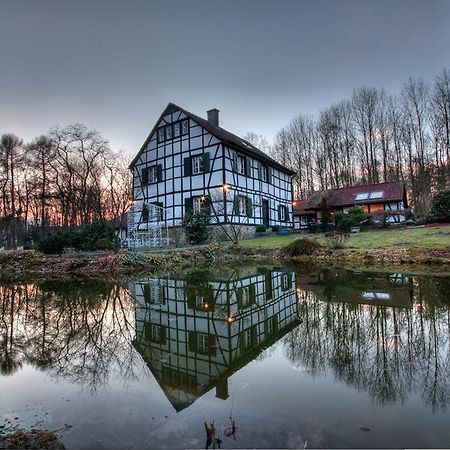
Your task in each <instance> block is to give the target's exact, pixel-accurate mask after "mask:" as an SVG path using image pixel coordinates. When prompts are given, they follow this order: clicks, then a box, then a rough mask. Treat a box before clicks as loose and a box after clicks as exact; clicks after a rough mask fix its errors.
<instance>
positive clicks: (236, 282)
mask: <svg viewBox="0 0 450 450" xmlns="http://www.w3.org/2000/svg"><path fill="white" fill-rule="evenodd" d="M131 291H132V294H133V296H134V298H135V300H136V301H137V307H136V339H135V347H136V349H137V350H138V351H139V353H140V354H141V355H142V357H143V358H144V360H145V361H146V363H147V364H148V366H149V368H150V370H151V371H152V373H153V375H154V376H155V378H156V379H157V380H158V382H159V384H160V386H161V388H162V389H163V391H164V392H165V394H166V396H167V397H168V399H169V400H170V402H171V403H172V405H173V406H174V408H175V409H176V410H177V411H179V410H181V409H184V408H185V407H187V406H189V405H190V404H191V403H192V402H193V401H195V400H196V399H197V398H198V397H200V396H201V395H203V394H204V393H205V392H207V391H209V390H210V389H211V388H212V387H216V397H218V398H223V399H225V398H227V397H228V382H227V379H228V377H229V376H230V375H231V374H232V373H234V372H235V371H236V370H238V369H239V368H240V367H242V366H244V365H246V364H247V363H248V362H250V361H251V360H252V359H254V358H255V357H256V356H257V355H258V354H259V353H260V352H261V351H262V349H263V348H265V347H266V346H268V345H271V344H272V343H274V342H275V341H276V340H277V339H279V337H281V336H282V335H284V334H285V333H286V332H287V331H288V330H290V329H291V328H292V326H293V325H295V324H297V323H298V317H297V298H296V293H295V275H294V274H293V273H289V272H281V271H277V270H273V271H268V270H265V271H259V272H258V271H256V270H254V271H251V272H249V273H247V274H246V275H245V276H243V277H241V278H235V277H230V278H226V277H217V276H216V277H214V278H213V279H205V278H204V277H202V273H200V274H194V275H186V276H184V277H181V278H170V277H167V278H166V277H164V278H145V279H142V280H140V281H137V282H135V283H133V284H132V285H131Z"/></svg>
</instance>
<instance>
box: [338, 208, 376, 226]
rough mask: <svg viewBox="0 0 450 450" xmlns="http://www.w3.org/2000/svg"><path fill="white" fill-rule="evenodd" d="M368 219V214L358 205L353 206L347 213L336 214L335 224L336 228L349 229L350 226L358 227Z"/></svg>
mask: <svg viewBox="0 0 450 450" xmlns="http://www.w3.org/2000/svg"><path fill="white" fill-rule="evenodd" d="M369 219H370V214H368V213H366V212H364V211H363V210H362V209H361V208H360V207H359V206H353V207H352V208H350V209H349V210H348V212H347V213H337V214H336V218H335V220H336V226H337V228H338V230H341V231H350V229H351V228H352V227H359V226H360V225H361V224H362V223H363V222H366V221H368V220H369Z"/></svg>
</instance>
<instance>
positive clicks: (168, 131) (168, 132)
mask: <svg viewBox="0 0 450 450" xmlns="http://www.w3.org/2000/svg"><path fill="white" fill-rule="evenodd" d="M166 139H172V125H167V127H166Z"/></svg>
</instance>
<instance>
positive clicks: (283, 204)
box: [130, 104, 292, 227]
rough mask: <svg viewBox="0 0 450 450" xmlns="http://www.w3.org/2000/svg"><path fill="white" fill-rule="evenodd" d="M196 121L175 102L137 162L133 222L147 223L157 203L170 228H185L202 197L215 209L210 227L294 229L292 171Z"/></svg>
mask: <svg viewBox="0 0 450 450" xmlns="http://www.w3.org/2000/svg"><path fill="white" fill-rule="evenodd" d="M193 117H194V118H193ZM195 118H196V116H193V115H192V114H190V113H188V112H187V111H185V110H183V109H181V108H179V107H176V106H175V105H171V104H170V105H169V106H168V107H167V108H166V110H165V113H163V116H162V117H161V118H160V120H159V121H158V123H157V124H156V125H155V127H154V129H153V131H152V133H151V134H150V136H149V137H148V139H147V141H146V142H145V144H144V146H143V147H142V149H141V151H140V152H139V153H138V155H137V157H136V158H135V159H134V161H133V162H132V164H131V166H130V168H131V170H132V171H133V199H134V206H133V209H132V211H131V213H132V214H133V215H134V216H135V217H134V219H133V220H132V222H133V223H134V224H137V223H142V222H143V219H144V221H145V217H143V215H145V214H144V212H143V210H144V208H146V205H157V206H159V207H162V208H163V209H164V214H163V216H164V217H162V218H161V220H162V221H163V222H164V223H165V224H167V226H168V227H174V226H180V225H181V223H182V219H183V216H184V215H185V214H186V213H187V211H188V210H189V209H190V208H193V207H195V202H196V199H202V202H203V201H204V202H205V203H207V204H208V205H209V206H208V207H210V208H212V212H213V214H211V215H212V216H214V217H213V218H212V220H211V224H213V223H215V222H217V221H220V222H221V223H245V224H248V225H259V224H263V223H264V222H266V225H267V226H272V225H279V226H280V225H281V226H285V227H291V226H292V184H291V173H290V172H289V170H288V169H283V168H282V166H280V165H279V164H278V163H276V162H275V161H273V160H271V159H270V158H269V157H264V156H262V155H261V154H260V153H257V151H256V152H255V151H254V150H253V149H254V148H253V149H252V148H251V146H250V144H249V145H248V148H247V147H246V146H245V145H246V144H245V141H242V146H241V147H239V146H237V145H235V143H231V144H230V143H227V142H226V141H225V139H220V138H219V137H217V135H218V136H222V135H223V133H228V132H226V131H225V130H222V129H220V128H219V127H214V126H212V125H211V124H209V123H208V122H206V121H205V120H204V119H200V118H197V120H195ZM198 122H202V123H201V124H200V123H198ZM207 128H208V129H207ZM215 131H217V133H215ZM232 136H233V137H234V138H235V139H238V138H237V137H236V136H234V135H232ZM224 205H226V207H224ZM265 211H267V212H266V213H265Z"/></svg>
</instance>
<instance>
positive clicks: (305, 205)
mask: <svg viewBox="0 0 450 450" xmlns="http://www.w3.org/2000/svg"><path fill="white" fill-rule="evenodd" d="M371 192H373V193H378V192H382V196H381V197H380V196H376V197H375V198H367V199H366V198H365V199H363V200H360V201H358V200H357V199H356V195H357V194H369V193H371ZM405 192H406V191H405V182H404V181H389V182H386V183H376V184H361V185H358V186H347V187H344V188H340V189H328V190H326V191H316V192H313V193H312V194H311V196H310V198H309V199H308V200H297V201H296V203H298V207H296V208H294V214H299V213H300V214H301V210H303V211H311V210H317V209H318V208H319V204H320V202H321V201H322V198H323V197H326V198H327V200H328V202H329V203H330V204H331V206H332V207H333V208H340V207H344V206H353V205H355V204H369V203H386V202H398V201H402V200H403V199H404V197H405V195H406V194H405ZM405 207H406V205H405ZM297 209H298V210H299V212H297Z"/></svg>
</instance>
